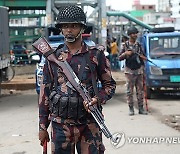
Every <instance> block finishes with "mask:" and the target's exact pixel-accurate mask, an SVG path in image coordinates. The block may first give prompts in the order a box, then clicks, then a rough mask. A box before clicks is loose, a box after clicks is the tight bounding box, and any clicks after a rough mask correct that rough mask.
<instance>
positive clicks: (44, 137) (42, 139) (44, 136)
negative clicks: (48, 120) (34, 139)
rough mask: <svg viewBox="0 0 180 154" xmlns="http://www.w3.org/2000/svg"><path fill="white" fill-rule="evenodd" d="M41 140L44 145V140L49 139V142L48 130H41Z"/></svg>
mask: <svg viewBox="0 0 180 154" xmlns="http://www.w3.org/2000/svg"><path fill="white" fill-rule="evenodd" d="M39 140H40V145H41V146H43V144H44V142H45V141H47V142H49V140H50V139H49V134H48V132H47V131H46V130H40V131H39Z"/></svg>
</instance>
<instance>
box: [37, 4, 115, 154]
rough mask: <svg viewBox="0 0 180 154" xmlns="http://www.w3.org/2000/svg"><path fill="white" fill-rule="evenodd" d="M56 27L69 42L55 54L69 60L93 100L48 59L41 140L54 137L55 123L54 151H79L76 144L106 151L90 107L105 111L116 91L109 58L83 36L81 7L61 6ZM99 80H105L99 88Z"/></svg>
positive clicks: (92, 153)
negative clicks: (94, 106)
mask: <svg viewBox="0 0 180 154" xmlns="http://www.w3.org/2000/svg"><path fill="white" fill-rule="evenodd" d="M56 27H58V28H60V29H61V31H62V34H63V35H64V37H65V43H64V46H63V47H62V48H60V49H58V50H57V51H56V52H55V54H56V56H57V58H58V60H61V61H65V60H66V61H67V62H68V63H69V65H70V66H71V67H72V69H73V71H74V72H75V74H76V75H77V76H78V78H79V79H80V81H81V84H82V85H83V86H84V87H85V88H86V89H87V91H88V92H89V94H90V96H91V98H92V101H91V102H90V103H87V102H84V101H83V98H82V97H81V96H80V94H79V93H78V92H77V91H76V90H75V89H74V88H73V87H72V85H71V84H70V85H69V82H68V79H67V77H66V76H65V74H64V73H63V72H62V69H61V68H59V67H57V65H53V63H51V62H48V61H46V63H45V65H44V69H43V81H42V84H41V90H40V97H39V140H40V144H41V145H43V144H44V142H45V141H49V140H50V139H49V134H48V131H47V129H48V126H49V124H50V123H51V126H52V132H51V140H52V144H51V146H52V148H51V149H52V154H75V146H76V149H77V153H79V154H80V153H82V154H103V153H104V151H105V147H104V145H103V142H102V132H101V130H100V128H99V125H98V124H97V122H96V121H95V119H94V118H93V117H92V115H91V114H90V112H89V108H90V107H91V106H92V105H97V107H98V108H99V110H100V112H102V106H101V105H102V104H104V103H106V101H107V100H109V99H110V98H111V97H112V96H113V94H114V93H115V88H116V82H115V81H114V79H113V78H112V76H111V70H110V63H109V60H108V59H107V58H106V57H105V55H104V48H102V46H100V47H99V46H98V45H97V46H94V47H89V46H87V45H86V44H85V42H84V41H83V40H82V33H83V31H84V29H85V27H86V15H85V13H84V12H83V10H82V9H81V8H80V7H78V6H76V5H69V6H64V7H63V8H61V9H60V12H59V15H58V23H57V25H56ZM93 79H94V80H93ZM98 80H100V81H101V83H102V88H101V89H100V90H99V91H97V89H96V88H97V87H96V83H97V81H98ZM94 83H95V84H94ZM94 85H95V86H94Z"/></svg>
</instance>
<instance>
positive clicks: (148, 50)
mask: <svg viewBox="0 0 180 154" xmlns="http://www.w3.org/2000/svg"><path fill="white" fill-rule="evenodd" d="M141 39H142V45H143V47H144V51H145V54H146V56H147V58H148V59H149V61H146V62H145V83H146V95H147V98H148V99H150V98H152V94H153V93H154V92H156V93H159V92H165V91H166V92H176V93H179V92H180V32H176V31H174V28H172V27H169V28H154V29H152V31H151V32H149V33H145V34H143V36H142V38H141ZM150 61H151V62H150Z"/></svg>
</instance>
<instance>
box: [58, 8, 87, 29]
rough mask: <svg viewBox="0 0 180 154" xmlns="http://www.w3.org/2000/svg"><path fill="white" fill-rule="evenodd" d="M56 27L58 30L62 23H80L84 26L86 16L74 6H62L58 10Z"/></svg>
mask: <svg viewBox="0 0 180 154" xmlns="http://www.w3.org/2000/svg"><path fill="white" fill-rule="evenodd" d="M57 20H58V21H57V24H56V27H58V28H60V27H61V24H64V23H80V24H82V25H84V26H86V15H85V13H84V11H83V10H82V9H81V8H80V7H78V6H76V5H69V6H64V7H62V8H61V9H60V10H59V14H58V17H57Z"/></svg>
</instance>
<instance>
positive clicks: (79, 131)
mask: <svg viewBox="0 0 180 154" xmlns="http://www.w3.org/2000/svg"><path fill="white" fill-rule="evenodd" d="M51 138H52V145H51V146H52V147H51V149H52V154H75V146H76V150H77V153H78V154H104V151H105V148H104V145H103V143H102V133H101V132H100V131H99V126H98V125H97V124H96V123H90V124H87V125H69V124H68V125H67V124H60V123H56V122H52V132H51Z"/></svg>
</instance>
